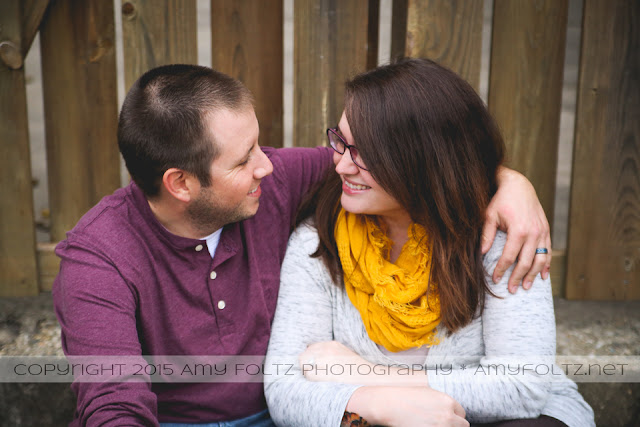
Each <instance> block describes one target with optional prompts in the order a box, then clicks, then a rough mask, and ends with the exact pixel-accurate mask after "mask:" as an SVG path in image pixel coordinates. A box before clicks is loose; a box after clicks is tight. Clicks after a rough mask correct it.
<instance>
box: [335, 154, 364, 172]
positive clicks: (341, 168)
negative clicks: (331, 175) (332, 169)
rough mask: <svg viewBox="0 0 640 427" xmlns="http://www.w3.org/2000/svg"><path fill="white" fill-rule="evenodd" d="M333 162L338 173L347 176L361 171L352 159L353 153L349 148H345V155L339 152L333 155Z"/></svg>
mask: <svg viewBox="0 0 640 427" xmlns="http://www.w3.org/2000/svg"><path fill="white" fill-rule="evenodd" d="M333 162H334V163H335V165H336V172H338V173H339V174H345V175H355V174H357V173H358V171H359V170H360V169H359V168H358V166H356V164H355V163H353V159H351V152H350V151H349V149H348V148H345V150H344V154H340V153H338V152H337V151H336V152H334V153H333Z"/></svg>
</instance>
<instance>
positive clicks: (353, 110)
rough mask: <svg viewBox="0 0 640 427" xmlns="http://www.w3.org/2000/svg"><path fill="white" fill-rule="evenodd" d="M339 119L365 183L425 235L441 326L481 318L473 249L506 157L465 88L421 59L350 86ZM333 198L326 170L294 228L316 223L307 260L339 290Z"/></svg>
mask: <svg viewBox="0 0 640 427" xmlns="http://www.w3.org/2000/svg"><path fill="white" fill-rule="evenodd" d="M345 114H346V117H347V121H348V122H349V126H350V128H351V133H352V134H353V138H354V141H355V143H356V145H357V146H358V151H359V153H360V155H361V156H362V158H363V160H364V162H365V164H366V165H367V166H368V168H369V171H370V173H371V175H372V176H373V178H374V179H375V180H376V182H378V183H379V184H380V185H381V186H382V187H383V188H384V189H385V191H387V193H389V194H390V195H392V196H393V197H394V198H395V199H397V200H398V202H399V203H400V204H401V205H402V206H403V207H404V209H406V211H407V212H409V214H410V216H411V219H412V220H413V221H414V222H415V223H418V224H420V225H422V226H423V227H424V228H425V229H426V230H427V234H428V236H429V244H430V246H431V252H432V269H431V279H430V283H432V284H433V283H435V284H437V291H438V293H439V296H440V304H441V316H442V318H441V322H442V324H443V325H444V326H445V327H446V328H447V329H448V331H449V332H455V331H456V330H458V329H459V328H461V327H463V326H465V325H467V324H468V323H469V322H470V321H471V320H472V319H473V316H474V313H475V312H476V311H477V310H478V308H480V310H482V308H483V301H484V296H485V293H486V292H490V291H489V288H488V285H487V284H486V281H485V271H484V268H483V265H482V255H481V251H480V244H481V235H482V226H483V223H484V218H485V210H486V208H487V205H488V203H489V201H490V199H491V197H492V196H493V194H495V191H496V189H497V184H496V172H497V168H498V166H499V165H500V164H501V163H502V161H503V157H504V143H503V140H502V137H501V135H500V132H499V130H498V127H497V126H496V124H495V122H494V120H493V119H492V118H491V116H490V114H489V112H488V111H487V109H486V107H485V105H484V103H483V102H482V100H481V99H480V97H479V96H478V95H477V94H476V92H475V91H474V90H473V88H472V87H471V86H470V85H469V84H468V83H467V82H465V81H464V80H463V79H462V78H460V77H459V76H457V75H456V74H455V73H454V72H452V71H451V70H449V69H447V68H445V67H442V66H440V65H438V64H437V63H435V62H433V61H430V60H427V59H404V60H401V61H399V62H397V63H394V64H391V65H386V66H382V67H379V68H376V69H374V70H371V71H368V72H365V73H363V74H360V75H358V76H356V77H355V78H353V79H352V80H350V81H348V82H347V83H346V91H345ZM341 191H342V190H341V184H340V177H339V176H338V174H337V173H336V172H335V170H332V171H330V172H329V173H328V175H327V177H326V178H325V180H324V181H323V182H322V184H321V185H320V187H319V189H318V190H317V191H316V192H315V193H314V194H313V195H312V196H311V197H309V198H308V199H307V202H306V203H305V204H304V205H303V206H302V208H301V211H300V214H299V216H298V222H301V221H302V220H303V219H304V218H306V217H308V216H310V215H314V216H315V224H316V227H317V229H318V234H319V237H320V245H319V247H318V250H317V251H316V252H315V254H314V256H319V257H321V258H322V259H323V261H324V263H325V264H326V265H327V267H328V268H329V271H330V273H331V275H332V277H333V279H334V281H335V282H336V283H341V282H342V281H341V280H339V278H340V276H341V274H342V266H341V265H340V259H339V257H338V252H337V248H336V242H335V237H334V227H335V222H336V218H337V213H338V211H339V209H340V195H341ZM429 288H430V290H432V289H433V287H432V286H431V285H430V286H429Z"/></svg>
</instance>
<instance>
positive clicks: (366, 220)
mask: <svg viewBox="0 0 640 427" xmlns="http://www.w3.org/2000/svg"><path fill="white" fill-rule="evenodd" d="M335 237H336V243H337V246H338V253H339V255H340V261H341V262H342V269H343V271H344V282H345V283H344V284H345V288H346V291H347V295H348V296H349V299H350V300H351V303H352V304H353V305H354V306H355V307H356V308H357V309H358V311H359V312H360V316H361V317H362V321H363V322H364V326H365V328H366V330H367V333H368V334H369V338H371V339H372V340H373V341H374V342H376V343H377V344H380V345H382V346H384V347H385V348H386V349H387V350H389V351H394V352H396V351H402V350H407V349H409V348H413V347H420V346H422V345H430V344H436V343H437V339H436V336H435V335H436V330H435V328H436V326H437V325H438V323H439V321H440V299H439V298H438V292H437V288H436V287H435V284H432V286H433V289H432V291H431V292H430V294H429V301H428V302H427V296H426V292H427V287H428V286H429V273H430V271H431V253H430V250H429V246H428V243H427V236H426V232H425V230H424V228H423V227H421V226H420V225H417V224H412V225H411V228H410V229H409V241H408V242H407V243H406V244H405V245H404V246H403V248H402V252H401V253H400V256H399V257H398V259H397V260H396V262H395V264H392V263H391V262H390V261H389V254H390V251H391V246H392V242H391V240H390V239H389V238H388V237H387V236H386V234H385V233H384V231H382V230H381V229H380V227H379V226H378V224H377V221H376V220H375V219H374V218H371V217H368V216H365V215H356V214H351V213H348V212H346V211H345V210H344V209H342V210H341V212H340V213H339V215H338V220H337V221H336V226H335Z"/></svg>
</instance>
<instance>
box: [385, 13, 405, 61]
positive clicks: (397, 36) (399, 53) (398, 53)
mask: <svg viewBox="0 0 640 427" xmlns="http://www.w3.org/2000/svg"><path fill="white" fill-rule="evenodd" d="M407 2H408V0H393V2H392V5H391V52H390V54H391V60H392V61H393V60H396V59H399V58H402V57H404V56H405V53H404V51H405V49H406V46H407V14H408V8H409V5H408V3H407Z"/></svg>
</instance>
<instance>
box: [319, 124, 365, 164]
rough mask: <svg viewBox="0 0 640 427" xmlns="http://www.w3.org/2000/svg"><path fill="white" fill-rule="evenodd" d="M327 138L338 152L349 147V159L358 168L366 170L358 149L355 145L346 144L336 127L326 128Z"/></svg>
mask: <svg viewBox="0 0 640 427" xmlns="http://www.w3.org/2000/svg"><path fill="white" fill-rule="evenodd" d="M327 138H329V145H330V146H331V148H333V149H334V150H335V151H336V152H337V153H338V154H344V152H345V151H346V150H347V149H349V153H350V154H351V160H353V163H355V165H356V166H358V167H359V168H360V169H362V170H365V171H368V170H369V169H367V168H366V167H364V166H362V160H361V159H360V156H359V155H358V149H357V148H356V147H355V145H349V144H347V141H345V140H344V138H343V137H342V136H340V134H339V133H338V128H329V129H327Z"/></svg>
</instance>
